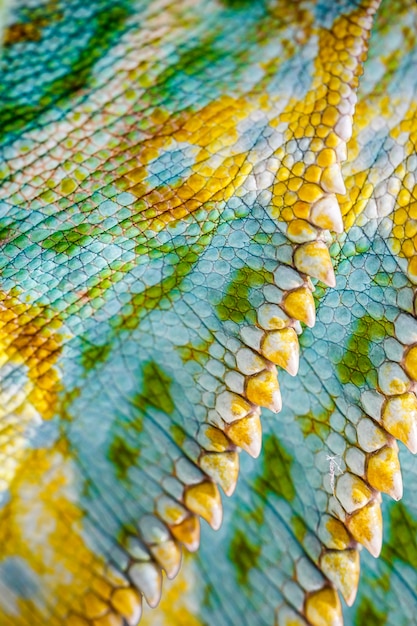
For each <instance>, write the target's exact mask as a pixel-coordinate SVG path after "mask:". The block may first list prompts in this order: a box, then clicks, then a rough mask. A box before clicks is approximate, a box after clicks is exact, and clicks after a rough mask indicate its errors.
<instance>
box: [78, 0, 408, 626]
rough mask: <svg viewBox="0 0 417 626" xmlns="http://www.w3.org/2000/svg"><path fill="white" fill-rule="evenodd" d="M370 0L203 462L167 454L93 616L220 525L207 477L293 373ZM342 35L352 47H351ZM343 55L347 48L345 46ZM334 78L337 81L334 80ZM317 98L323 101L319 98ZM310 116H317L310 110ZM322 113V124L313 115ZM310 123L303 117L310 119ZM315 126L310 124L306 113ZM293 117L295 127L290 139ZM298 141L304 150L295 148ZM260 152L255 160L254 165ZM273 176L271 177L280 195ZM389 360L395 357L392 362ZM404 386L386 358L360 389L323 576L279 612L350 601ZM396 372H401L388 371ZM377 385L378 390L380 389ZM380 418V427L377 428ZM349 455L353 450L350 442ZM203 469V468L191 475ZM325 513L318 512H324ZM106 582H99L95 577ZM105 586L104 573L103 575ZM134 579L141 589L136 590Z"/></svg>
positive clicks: (227, 464) (281, 176) (322, 258)
mask: <svg viewBox="0 0 417 626" xmlns="http://www.w3.org/2000/svg"><path fill="white" fill-rule="evenodd" d="M376 5H377V3H376V2H363V3H362V5H361V7H360V8H359V9H358V11H357V16H356V17H357V22H356V23H355V22H353V29H354V32H356V35H353V36H351V37H350V39H349V44H348V45H346V43H344V45H343V46H342V48H341V50H342V52H343V54H345V52H346V50H348V51H349V52H350V63H351V68H350V69H351V70H352V71H351V72H350V74H349V75H348V76H346V77H345V79H344V77H343V73H344V67H345V66H346V65H347V64H346V61H345V62H344V63H342V62H341V60H340V59H339V58H338V53H337V52H335V53H334V55H333V56H332V55H330V60H329V67H328V68H327V69H328V71H329V73H330V74H331V75H333V77H334V78H335V80H334V81H333V86H332V89H331V90H330V88H329V90H328V91H327V95H329V93H330V91H331V93H332V96H331V98H329V100H331V103H326V104H325V105H324V108H323V106H321V105H320V104H319V103H317V102H313V104H312V110H311V113H310V118H311V120H312V119H313V116H314V115H315V114H317V112H319V113H320V114H321V115H319V121H318V122H317V123H316V127H315V129H314V130H315V137H316V138H317V137H319V138H320V140H322V141H319V142H317V145H318V148H317V151H316V153H315V154H314V160H313V161H311V158H310V157H309V158H310V160H307V159H305V161H306V162H304V160H303V157H304V156H305V155H304V154H303V155H302V157H301V158H299V159H297V160H296V161H295V162H293V163H292V164H291V165H289V166H288V159H287V160H286V166H288V167H289V168H290V169H289V173H288V175H285V173H284V170H285V171H288V168H287V167H285V168H284V167H283V166H282V165H281V167H280V168H279V171H278V172H277V178H278V180H279V181H280V185H281V187H283V189H284V190H285V189H290V190H291V191H293V190H294V189H295V187H294V188H293V187H292V183H293V182H294V177H296V178H297V179H300V178H301V179H302V184H301V186H298V187H297V189H296V194H297V196H298V204H299V205H300V206H299V207H298V208H299V215H297V214H296V218H295V219H293V220H292V221H290V222H289V223H288V225H287V237H288V240H289V242H290V243H291V245H292V247H293V262H292V265H291V266H289V265H281V264H277V267H276V270H275V272H274V281H275V284H276V286H277V287H278V289H279V290H280V292H281V297H280V298H279V299H275V300H274V301H273V302H269V301H265V302H264V304H263V305H262V306H260V307H259V308H258V311H257V323H256V325H255V326H253V327H249V326H247V327H244V328H242V329H241V333H240V337H239V342H240V348H239V349H238V350H237V352H236V355H235V356H236V362H237V371H235V372H230V373H229V375H228V376H226V380H225V384H226V390H225V391H223V392H222V393H221V394H220V395H219V396H218V397H217V402H216V407H215V410H214V411H212V412H211V421H210V423H207V424H204V425H203V426H202V427H201V429H200V431H199V434H198V443H199V446H200V452H199V454H198V456H197V457H194V459H193V461H194V462H195V463H196V464H197V465H198V467H199V469H200V470H202V472H203V474H201V473H200V472H199V473H196V478H195V479H194V480H190V476H189V472H187V471H186V472H184V476H182V475H181V471H182V470H181V464H178V465H177V469H176V477H177V478H178V479H179V480H180V481H181V480H182V481H183V483H184V490H183V493H182V496H181V497H180V498H178V499H177V500H174V499H173V498H171V497H170V496H168V495H163V496H162V497H160V499H159V500H158V501H157V502H156V503H155V514H154V515H147V516H145V517H143V518H142V519H141V520H140V521H139V524H138V529H139V535H138V537H134V536H131V537H130V538H129V539H128V540H127V542H126V546H125V548H126V550H127V552H128V553H129V555H130V564H129V567H128V569H127V571H126V572H125V576H123V575H121V574H120V573H115V572H114V571H111V570H110V569H109V570H108V571H107V573H106V576H105V578H106V582H107V583H110V585H111V587H112V588H113V591H112V592H111V593H110V594H109V592H108V591H106V597H104V596H103V597H101V596H100V585H96V587H95V591H94V592H91V593H89V594H88V596H87V597H86V598H85V599H84V603H85V608H86V616H88V618H89V619H91V620H92V621H93V623H94V624H95V625H97V626H105V625H109V624H113V623H119V622H118V621H117V620H120V619H121V618H122V619H123V620H124V621H125V623H126V624H129V626H133V625H134V624H136V623H137V622H138V621H139V619H140V614H141V594H143V596H144V597H145V599H146V601H147V602H148V604H149V605H150V606H151V607H155V606H156V605H157V604H158V602H159V599H160V595H161V587H162V573H161V570H164V571H165V572H166V575H167V576H168V578H173V577H174V576H175V575H176V574H177V572H178V569H179V567H180V561H181V550H180V545H181V544H182V545H184V546H185V547H186V548H187V549H188V550H190V551H193V550H196V549H197V548H198V544H199V519H198V518H199V517H202V518H203V519H205V520H206V521H208V522H209V523H210V524H211V526H212V527H213V528H218V527H219V526H220V524H221V519H222V507H221V499H220V494H219V491H218V487H217V485H220V486H221V487H222V488H223V490H224V492H225V493H226V494H227V495H231V494H232V492H233V490H234V487H235V484H236V480H237V476H238V463H239V457H238V452H239V449H244V450H246V451H247V452H248V453H249V454H250V455H252V456H253V457H257V456H258V455H259V453H260V448H261V424H260V407H267V408H269V409H271V410H273V411H276V412H277V411H279V410H280V407H281V398H280V392H279V385H278V379H277V371H276V366H277V365H278V366H279V367H282V368H284V369H286V370H287V371H288V372H289V373H290V374H291V375H295V374H296V373H297V369H298V353H299V348H298V339H297V334H299V333H300V332H301V325H300V322H302V323H304V324H306V325H308V326H313V325H314V321H315V307H314V300H313V296H312V290H313V286H312V283H311V281H310V279H309V276H311V277H313V278H317V279H319V280H321V281H322V282H324V283H325V284H327V285H329V286H330V287H331V286H333V285H334V282H335V280H334V274H333V269H332V265H331V260H330V256H329V253H328V250H327V245H326V242H327V241H328V240H329V237H328V234H326V233H327V230H326V229H328V228H329V229H331V230H333V231H335V232H340V231H341V230H342V219H341V215H340V209H339V206H338V202H337V199H336V196H335V194H336V193H343V192H344V185H343V181H342V176H341V170H340V163H341V161H342V160H343V159H344V158H345V154H346V141H347V140H348V139H349V138H350V134H351V126H352V115H353V107H354V103H355V94H354V90H355V88H356V86H357V75H358V73H359V71H360V68H361V62H362V61H363V56H364V49H365V48H366V42H367V38H368V35H369V30H370V27H371V19H372V15H373V13H374V11H375V9H376ZM349 46H350V50H349ZM344 58H345V57H344ZM334 84H336V85H337V86H336V87H334ZM320 106H321V108H320ZM316 117H317V116H316ZM327 118H328V120H329V122H328V125H327V126H326V124H325V123H323V122H322V121H324V120H326V119H327ZM311 123H312V122H311ZM312 125H313V127H314V124H313V123H312ZM302 132H303V129H302V128H299V127H296V128H294V129H293V133H294V137H293V138H291V139H290V141H292V142H294V141H297V139H299V138H300V137H302ZM313 145H314V141H310V142H309V143H308V147H309V149H310V150H309V153H310V154H311V152H312V151H313V152H314V148H313ZM305 152H307V151H305ZM261 165H262V164H259V166H260V167H259V170H260V169H261ZM281 187H279V188H277V189H276V194H277V195H278V196H283V190H282V189H281ZM412 323H413V322H412V321H410V316H405V315H401V316H400V317H399V318H398V320H397V323H396V331H397V336H398V339H399V340H400V341H402V342H403V343H404V346H405V347H404V368H405V369H406V370H407V371H408V374H409V375H410V377H411V378H412V379H413V380H416V379H417V378H416V374H417V372H416V371H415V370H416V367H415V360H416V359H415V354H414V352H415V349H414V348H413V347H411V348H409V347H408V345H409V344H410V343H413V342H414V341H416V340H417V336H416V337H414V336H413V333H412V332H411V331H410V329H412ZM395 367H396V368H398V367H399V366H398V365H395ZM403 378H404V383H403V386H401V384H400V385H399V386H397V387H395V393H394V394H393V393H392V377H391V378H390V372H389V369H386V370H385V375H384V374H381V379H380V384H379V387H380V392H381V393H378V396H377V397H376V396H371V395H369V398H368V399H369V402H368V403H367V405H366V406H365V409H366V410H367V412H368V414H369V417H368V418H364V419H362V420H361V421H360V423H359V424H358V427H357V438H358V443H359V446H360V448H361V449H362V450H363V451H364V452H365V454H366V460H365V463H363V461H362V464H361V463H359V462H357V463H356V466H357V472H356V473H355V459H354V458H353V459H352V461H351V463H350V465H349V467H350V471H347V472H345V473H344V474H343V475H341V476H339V477H336V478H335V484H334V496H333V495H332V496H330V501H329V510H328V512H326V515H325V516H324V517H323V528H324V531H323V533H322V537H321V539H322V544H323V545H322V553H321V555H320V557H319V558H318V561H317V566H318V567H319V568H320V569H321V571H322V572H323V573H324V574H325V576H326V581H325V583H324V585H323V586H322V587H321V588H320V589H318V590H317V589H316V590H314V591H313V592H311V591H308V590H306V591H305V602H304V609H303V611H302V613H303V615H301V614H299V613H298V614H296V613H294V612H293V611H291V610H290V611H288V610H287V609H285V608H284V611H283V612H282V614H281V617H280V618H279V620H280V622H281V621H282V623H286V621H287V620H288V619H290V620H291V623H292V624H295V623H300V624H305V623H306V621H307V623H310V624H312V625H313V626H314V625H316V624H323V623H329V624H340V623H341V621H342V617H341V608H340V602H339V600H338V597H337V594H336V592H335V588H336V589H338V590H340V591H341V593H342V594H343V596H344V597H345V599H346V601H347V603H348V604H351V603H352V602H353V601H354V597H355V593H356V588H357V585H358V579H359V553H358V548H357V546H358V544H363V545H364V546H365V547H367V548H368V549H369V551H370V552H371V553H372V554H374V555H375V556H376V555H377V554H378V553H379V551H380V548H381V540H382V519H381V513H380V495H379V492H380V491H385V492H387V493H389V494H390V495H392V496H393V497H395V498H397V499H398V498H399V497H401V476H400V471H399V464H398V456H397V446H396V443H395V440H394V438H393V437H397V438H398V439H400V440H401V441H403V442H404V443H405V444H406V445H408V446H409V447H410V449H412V450H413V451H414V450H415V447H416V434H415V432H414V429H415V425H414V413H415V411H416V407H417V399H416V396H415V394H414V392H413V391H412V387H411V386H410V385H411V383H409V382H408V383H407V382H406V381H407V380H409V379H408V377H406V376H405V375H404V377H403ZM395 379H396V380H398V379H401V375H399V374H398V371H397V372H396V375H395ZM384 394H385V396H384ZM381 426H382V428H381ZM353 456H354V454H353ZM201 476H203V479H202V478H201ZM323 513H324V512H323ZM103 584H104V583H103ZM105 587H106V589H108V584H107V585H105ZM137 590H139V591H140V594H139V593H138V592H137ZM68 624H70V626H82V625H85V624H86V622H85V620H84V618H82V617H80V616H77V615H70V617H69V618H68Z"/></svg>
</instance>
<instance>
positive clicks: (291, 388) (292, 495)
mask: <svg viewBox="0 0 417 626" xmlns="http://www.w3.org/2000/svg"><path fill="white" fill-rule="evenodd" d="M395 8H396V9H397V10H398V16H399V19H398V22H397V28H398V31H397V32H396V28H394V27H393V25H390V29H389V38H388V40H387V26H388V20H387V11H388V10H391V7H390V8H388V6H387V5H385V6H384V5H383V6H382V10H381V13H380V15H379V18H378V19H377V21H376V24H375V26H374V29H375V32H374V34H373V41H374V42H375V44H374V46H373V45H372V42H371V48H370V53H369V59H368V61H367V63H366V64H365V72H364V76H363V78H362V79H361V85H360V89H359V93H358V97H359V100H358V104H357V108H356V114H355V118H354V136H353V138H352V140H351V142H350V144H349V146H348V153H349V154H350V155H351V159H350V160H349V162H348V163H346V164H345V166H344V168H343V171H344V177H345V181H346V187H347V196H346V198H345V199H344V201H343V200H342V207H343V208H344V214H345V224H346V227H347V228H348V232H347V234H346V235H343V236H341V237H340V238H339V241H338V242H337V244H335V245H334V247H333V249H332V251H333V255H334V259H335V267H336V268H337V269H336V274H337V276H338V279H337V285H336V287H335V289H333V290H327V291H326V292H323V291H321V292H319V293H318V296H319V297H318V303H317V322H316V325H315V327H314V328H313V329H306V330H305V331H304V333H303V335H302V338H301V345H302V352H301V361H300V371H299V373H298V376H297V378H295V379H291V378H290V377H288V376H283V377H282V379H281V389H282V395H283V411H282V413H281V414H280V415H279V422H278V423H277V418H276V417H275V416H272V415H271V416H269V418H268V419H265V420H264V448H263V452H262V455H261V457H260V458H259V459H258V460H257V461H256V462H255V463H253V462H250V463H249V462H248V461H247V462H246V463H245V465H244V467H242V468H241V479H240V480H241V481H242V479H243V480H244V482H243V481H242V482H239V485H238V489H237V492H236V494H235V496H234V497H233V498H232V499H230V500H228V501H227V502H226V503H225V519H227V520H228V524H227V525H225V526H224V528H223V529H222V531H220V533H218V534H217V535H213V536H211V537H210V539H209V541H207V543H206V542H205V541H203V542H202V546H201V550H200V554H199V564H198V567H199V570H201V574H200V575H195V580H196V581H198V583H196V584H195V587H196V588H195V589H194V593H195V594H196V596H197V597H198V593H199V587H200V581H204V582H203V585H202V586H203V588H204V589H205V595H204V598H205V602H204V608H203V609H202V610H201V613H202V614H203V615H204V623H207V624H211V623H216V624H228V623H242V624H252V623H256V624H265V625H267V624H272V623H275V622H274V620H276V623H278V624H289V623H291V624H304V623H305V622H304V621H302V619H301V615H300V614H302V613H303V608H304V607H305V597H306V590H309V591H310V592H311V591H312V590H314V585H317V586H320V584H321V583H320V574H319V571H318V570H319V568H317V569H316V568H314V567H313V564H320V563H321V564H322V563H323V554H326V549H327V547H326V543H327V541H328V539H329V534H330V533H327V532H325V529H324V528H323V524H322V521H323V515H322V512H323V511H324V510H327V509H328V504H327V496H326V495H325V493H326V492H327V494H332V491H333V490H332V488H331V485H330V482H331V462H332V461H331V460H332V459H334V461H335V463H336V465H334V469H335V476H334V483H335V484H334V489H335V491H336V494H337V490H338V480H339V478H340V477H342V476H343V475H346V472H349V471H350V472H353V473H357V474H359V475H360V476H362V477H365V478H367V476H370V478H371V480H375V478H376V476H375V474H373V475H372V473H373V468H372V463H371V464H370V463H369V460H370V456H372V455H373V454H376V456H378V454H381V453H380V452H378V450H382V449H384V446H386V445H387V444H388V446H390V445H392V442H391V441H390V440H389V438H387V437H386V434H385V435H384V434H383V432H382V431H376V430H374V437H373V438H374V441H373V442H372V441H371V438H369V439H366V437H364V433H365V429H364V427H363V425H364V424H368V422H367V421H366V420H368V418H367V417H366V416H365V413H368V414H369V411H370V407H369V404H368V403H366V402H363V400H362V398H363V394H364V393H366V391H365V390H372V391H374V390H375V389H378V393H379V394H383V388H384V386H385V383H386V379H385V376H387V374H386V372H387V371H388V372H392V371H393V368H394V366H393V365H391V366H390V367H387V365H388V364H389V363H396V364H399V363H404V360H403V358H404V356H403V355H404V345H405V346H406V350H407V349H408V348H407V345H408V344H407V339H411V329H412V328H413V327H414V324H415V321H414V315H415V304H414V294H415V279H414V276H413V273H412V268H411V270H410V261H409V259H410V258H411V259H412V258H413V256H412V255H409V256H408V255H404V254H403V255H402V254H398V250H399V248H400V246H399V244H398V237H397V236H396V235H398V234H399V231H398V229H397V230H394V229H396V228H397V226H396V224H397V221H398V217H399V215H398V214H399V211H400V210H401V208H402V206H404V205H403V204H402V198H403V195H404V189H405V188H406V187H407V185H408V184H409V181H410V178H411V177H412V176H413V168H414V165H413V163H414V161H413V155H414V153H415V143H414V142H415V140H414V137H413V135H411V136H410V135H409V134H407V132H404V135H402V136H401V140H399V139H398V138H399V131H400V130H401V131H407V129H408V128H411V127H412V123H411V125H410V124H408V120H409V119H410V118H411V119H413V118H412V117H411V115H410V111H413V110H414V107H415V98H416V96H415V94H416V91H415V78H414V70H413V68H414V63H415V54H416V47H415V45H416V41H415V34H414V33H415V23H416V12H415V9H414V12H413V11H411V14H410V5H407V4H406V3H403V4H401V5H398V6H396V7H395ZM400 16H401V17H400ZM407 34H410V39H408V38H407V36H406V37H405V42H406V43H405V45H404V47H403V49H402V50H401V54H398V56H397V57H396V63H395V64H392V65H391V67H390V71H387V72H386V73H385V74H384V81H383V84H381V82H380V81H381V79H380V76H381V69H379V71H378V65H379V64H380V55H381V51H382V50H383V54H384V58H390V57H391V55H392V54H395V53H396V52H395V51H396V50H397V45H396V41H398V39H397V38H399V37H400V36H404V35H407ZM384 36H385V38H384ZM400 84H402V85H407V94H403V93H402V92H400V91H399V85H400ZM387 104H388V108H386V106H387ZM394 112H396V114H394ZM405 120H407V121H405ZM407 124H408V125H407ZM369 127H371V128H372V129H373V132H372V133H371V132H369V130H368V128H369ZM376 131H378V132H376ZM410 157H411V158H410ZM363 173H366V177H365V176H363ZM359 181H363V182H362V183H361V182H359ZM358 183H359V185H360V186H359V187H358ZM366 185H368V187H367V188H366ZM387 187H388V189H390V190H391V193H390V194H389V195H391V198H388V200H389V202H388V206H387V194H385V195H383V194H381V193H380V191H381V189H387ZM355 188H358V189H359V190H360V193H359V196H358V194H357V192H356V191H355ZM352 197H353V198H354V201H352ZM359 202H361V206H359ZM405 206H406V207H407V209H406V210H408V211H409V218H410V219H409V222H408V225H409V226H408V227H410V226H411V225H412V223H413V222H412V213H411V211H412V208H411V206H410V204H407V205H405ZM407 240H408V241H410V239H409V238H408V239H407V238H405V237H404V235H402V237H401V240H400V241H401V248H400V249H403V247H404V244H405V241H407ZM406 249H407V248H406ZM410 278H411V279H412V280H410ZM399 320H400V323H399ZM402 321H404V322H405V326H404V328H407V329H408V330H407V331H406V333H405V334H403V332H401V330H400V326H401V323H402ZM407 332H408V333H409V334H408V335H407ZM342 337H343V340H341V338H342ZM406 354H407V352H406ZM408 354H409V352H408ZM394 371H395V370H394ZM368 393H369V392H368ZM395 395H396V390H394V397H395ZM365 397H366V396H365ZM265 418H266V415H265ZM375 418H377V415H376V414H375ZM364 420H365V421H364ZM374 423H375V422H374ZM361 424H362V426H361ZM365 443H367V445H368V446H369V447H368V449H367V450H366V448H365V446H364V444H365ZM370 444H373V445H370ZM372 447H373V449H374V450H376V452H373V453H372V454H371V455H370V456H368V459H367V460H365V458H364V457H365V455H363V456H362V459H361V455H360V454H358V452H359V450H360V449H362V451H365V452H369V451H370V450H371V449H372ZM352 449H354V454H352ZM393 449H395V446H394V448H391V450H393ZM374 458H375V457H374ZM400 458H401V467H402V474H403V479H404V496H403V498H402V500H401V502H400V503H396V502H393V501H392V500H391V501H390V500H389V498H387V497H386V496H384V498H383V504H382V510H383V520H384V545H383V547H382V552H381V556H380V557H379V558H378V559H374V558H373V557H372V556H371V555H370V554H369V553H368V552H367V551H365V550H363V551H362V552H361V555H360V562H361V570H362V571H361V575H360V584H359V589H358V592H357V597H356V600H355V602H354V604H353V606H351V607H346V605H344V606H343V614H344V623H345V624H355V625H358V626H359V625H361V624H387V625H394V624H404V625H406V624H415V623H416V614H415V611H416V607H417V599H416V594H415V589H416V519H417V518H416V495H415V485H416V483H415V472H416V465H415V460H414V458H413V457H412V456H411V454H410V453H409V451H407V450H406V449H405V446H403V444H400ZM360 460H361V463H363V465H362V467H361V464H360V463H358V461H360ZM364 461H365V462H364ZM394 476H395V472H394ZM379 478H380V479H381V481H380V483H379V487H380V488H381V487H383V488H385V490H386V491H388V492H390V493H391V495H393V496H394V497H395V498H398V497H399V496H400V495H401V490H399V491H397V492H395V489H398V488H399V487H398V483H397V484H395V480H394V481H391V480H390V479H389V478H392V474H391V475H389V473H387V474H386V475H385V477H382V476H380V477H379ZM396 479H398V476H397V478H396ZM242 483H243V484H242ZM383 483H385V484H383ZM320 487H321V489H320ZM338 538H339V540H340V543H342V539H343V536H342V533H340V535H339V537H338ZM340 547H342V546H341V545H339V546H337V545H333V546H332V548H333V549H335V548H339V549H340ZM352 547H353V546H351V547H350V549H349V557H350V561H348V562H350V563H352V562H354V560H353V558H354V557H353V552H354V550H352ZM341 552H342V551H341ZM218 554H227V555H228V559H229V560H228V561H226V560H222V561H221V563H219V562H218V558H217V555H218ZM333 573H334V572H333ZM219 580H221V581H222V584H221V586H222V590H226V594H225V595H223V593H224V592H222V594H220V593H219V589H218V583H217V581H219ZM344 582H345V583H346V578H345V581H344ZM204 584H205V587H204ZM189 593H190V594H191V592H189ZM231 598H232V599H233V601H232V600H231ZM182 601H183V600H182ZM277 607H279V608H278V611H276V609H277ZM289 607H291V609H290V608H289ZM149 623H151V622H149ZM162 623H164V622H162ZM166 623H169V620H167V622H166ZM317 623H323V624H324V623H335V622H332V621H331V616H329V615H328V616H327V620H326V619H324V620H323V621H322V622H317Z"/></svg>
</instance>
